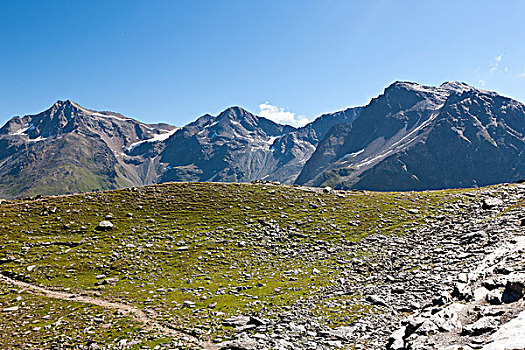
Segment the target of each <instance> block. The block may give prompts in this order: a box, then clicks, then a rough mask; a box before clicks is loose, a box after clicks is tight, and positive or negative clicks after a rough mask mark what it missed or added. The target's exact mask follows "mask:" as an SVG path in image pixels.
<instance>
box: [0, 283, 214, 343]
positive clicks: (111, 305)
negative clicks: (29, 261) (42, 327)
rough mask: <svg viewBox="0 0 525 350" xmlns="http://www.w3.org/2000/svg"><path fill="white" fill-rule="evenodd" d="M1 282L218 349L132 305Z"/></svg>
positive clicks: (27, 284)
mask: <svg viewBox="0 0 525 350" xmlns="http://www.w3.org/2000/svg"><path fill="white" fill-rule="evenodd" d="M0 281H1V282H4V283H9V284H12V285H15V286H17V287H20V288H23V289H24V290H25V291H27V292H29V293H32V294H35V295H40V296H44V297H48V298H54V299H61V300H68V301H75V302H79V303H86V304H92V305H97V306H101V307H104V308H107V309H115V310H119V311H122V312H123V313H125V314H128V315H131V316H133V318H135V319H136V320H137V321H139V322H141V323H143V324H144V325H145V328H146V329H147V330H152V331H155V332H157V333H160V334H163V335H166V336H169V337H173V338H176V339H177V340H179V341H182V342H184V343H186V344H187V345H189V346H193V347H195V346H198V347H200V348H202V349H207V350H216V349H217V346H215V345H214V344H211V343H208V342H204V341H201V340H199V339H197V338H195V337H194V336H192V335H189V334H186V333H184V332H181V331H178V330H176V329H173V328H171V327H169V326H165V325H163V324H161V323H158V322H157V321H155V320H154V319H152V318H150V317H148V316H147V315H146V314H145V313H144V311H142V310H141V309H139V308H137V307H135V306H130V305H127V304H123V303H118V302H111V301H107V300H103V299H99V298H94V297H91V296H85V295H78V294H73V293H65V292H59V291H55V290H51V289H46V288H43V287H39V286H35V285H33V284H30V283H27V282H22V281H18V280H14V279H12V278H9V277H7V276H4V275H1V274H0Z"/></svg>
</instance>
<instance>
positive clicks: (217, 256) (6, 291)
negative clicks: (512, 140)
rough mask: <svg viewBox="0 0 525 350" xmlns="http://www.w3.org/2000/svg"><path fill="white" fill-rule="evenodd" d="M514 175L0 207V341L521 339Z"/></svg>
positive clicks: (185, 186) (217, 187)
mask: <svg viewBox="0 0 525 350" xmlns="http://www.w3.org/2000/svg"><path fill="white" fill-rule="evenodd" d="M524 253H525V185H523V184H504V185H497V186H491V187H485V188H479V189H463V190H442V191H424V192H404V193H395V192H385V193H377V192H367V191H336V190H332V189H330V188H325V189H318V188H307V187H297V186H295V187H294V186H284V185H279V184H275V183H267V182H257V183H252V184H217V183H169V184H162V185H152V186H146V187H140V188H130V189H124V190H116V191H109V192H97V193H88V194H82V195H71V196H56V197H47V196H44V197H41V196H39V197H31V198H25V199H20V200H12V201H3V202H1V203H0V270H1V276H0V319H1V322H0V334H3V335H9V336H4V337H2V338H0V348H2V349H89V350H95V349H392V350H394V349H395V350H401V349H447V350H453V349H457V350H460V349H464V350H466V349H483V350H495V349H498V350H499V349H501V350H503V349H509V350H510V349H513V350H516V349H525V299H524V294H525V264H524V263H525V254H524Z"/></svg>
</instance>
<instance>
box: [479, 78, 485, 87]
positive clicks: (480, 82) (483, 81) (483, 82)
mask: <svg viewBox="0 0 525 350" xmlns="http://www.w3.org/2000/svg"><path fill="white" fill-rule="evenodd" d="M478 83H479V85H481V86H485V85H486V84H487V82H486V81H485V80H483V79H480V80H478Z"/></svg>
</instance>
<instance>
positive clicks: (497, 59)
mask: <svg viewBox="0 0 525 350" xmlns="http://www.w3.org/2000/svg"><path fill="white" fill-rule="evenodd" d="M502 59H503V54H501V55H499V56H496V57H494V62H492V65H491V66H490V72H491V73H492V72H495V71H497V70H498V69H499V64H500V63H501V60H502Z"/></svg>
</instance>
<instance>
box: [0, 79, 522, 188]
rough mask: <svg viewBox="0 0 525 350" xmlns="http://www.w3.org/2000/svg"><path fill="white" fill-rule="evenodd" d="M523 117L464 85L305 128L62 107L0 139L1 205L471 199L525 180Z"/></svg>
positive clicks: (392, 93) (384, 97)
mask: <svg viewBox="0 0 525 350" xmlns="http://www.w3.org/2000/svg"><path fill="white" fill-rule="evenodd" d="M524 151H525V105H524V104H523V103H520V102H518V101H515V100H513V99H510V98H507V97H504V96H501V95H499V94H497V93H495V92H489V91H484V90H480V89H476V88H474V87H471V86H469V85H467V84H464V83H459V82H447V83H444V84H442V85H440V86H437V87H432V86H423V85H419V84H416V83H411V82H395V83H393V84H391V85H390V86H388V87H387V88H386V89H385V90H384V92H383V93H382V94H381V95H379V96H378V97H376V98H374V99H372V100H371V102H370V103H369V104H368V105H366V106H363V107H355V108H348V109H346V110H344V111H340V112H335V113H329V114H324V115H322V116H320V117H318V118H317V119H315V120H314V121H313V122H311V123H309V124H307V125H306V126H304V127H301V128H295V127H292V126H289V125H281V124H278V123H275V122H273V121H271V120H269V119H266V118H263V117H259V116H257V115H254V114H252V113H250V112H248V111H246V110H244V109H242V108H240V107H231V108H228V109H226V110H225V111H223V112H222V113H220V114H219V115H217V116H212V115H209V114H206V115H203V116H202V117H200V118H198V119H197V120H195V121H194V122H192V123H190V124H188V125H186V126H184V127H182V128H178V127H175V126H172V125H168V124H164V123H162V124H146V123H141V122H139V121H137V120H134V119H131V118H127V117H125V116H123V115H121V114H118V113H113V112H107V111H94V110H90V109H87V108H83V107H81V106H79V105H78V104H76V103H74V102H72V101H69V100H68V101H58V102H56V103H55V104H54V105H53V106H52V107H51V108H49V109H48V110H46V111H44V112H42V113H39V114H37V115H29V116H24V117H14V118H12V119H11V120H9V121H8V122H7V123H6V124H5V125H4V126H3V127H2V128H0V196H1V197H6V198H12V197H24V196H32V195H37V194H66V193H75V192H86V191H95V190H107V189H114V188H120V187H128V186H136V185H146V184H152V183H160V182H169V181H215V182H250V181H254V180H267V181H279V182H281V183H286V184H299V185H308V186H330V187H334V188H339V189H367V190H383V191H390V190H426V189H440V188H451V187H477V186H483V185H489V184H495V183H501V182H512V181H516V180H519V179H521V178H524V177H525V157H523V156H522V155H523V152H524Z"/></svg>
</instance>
